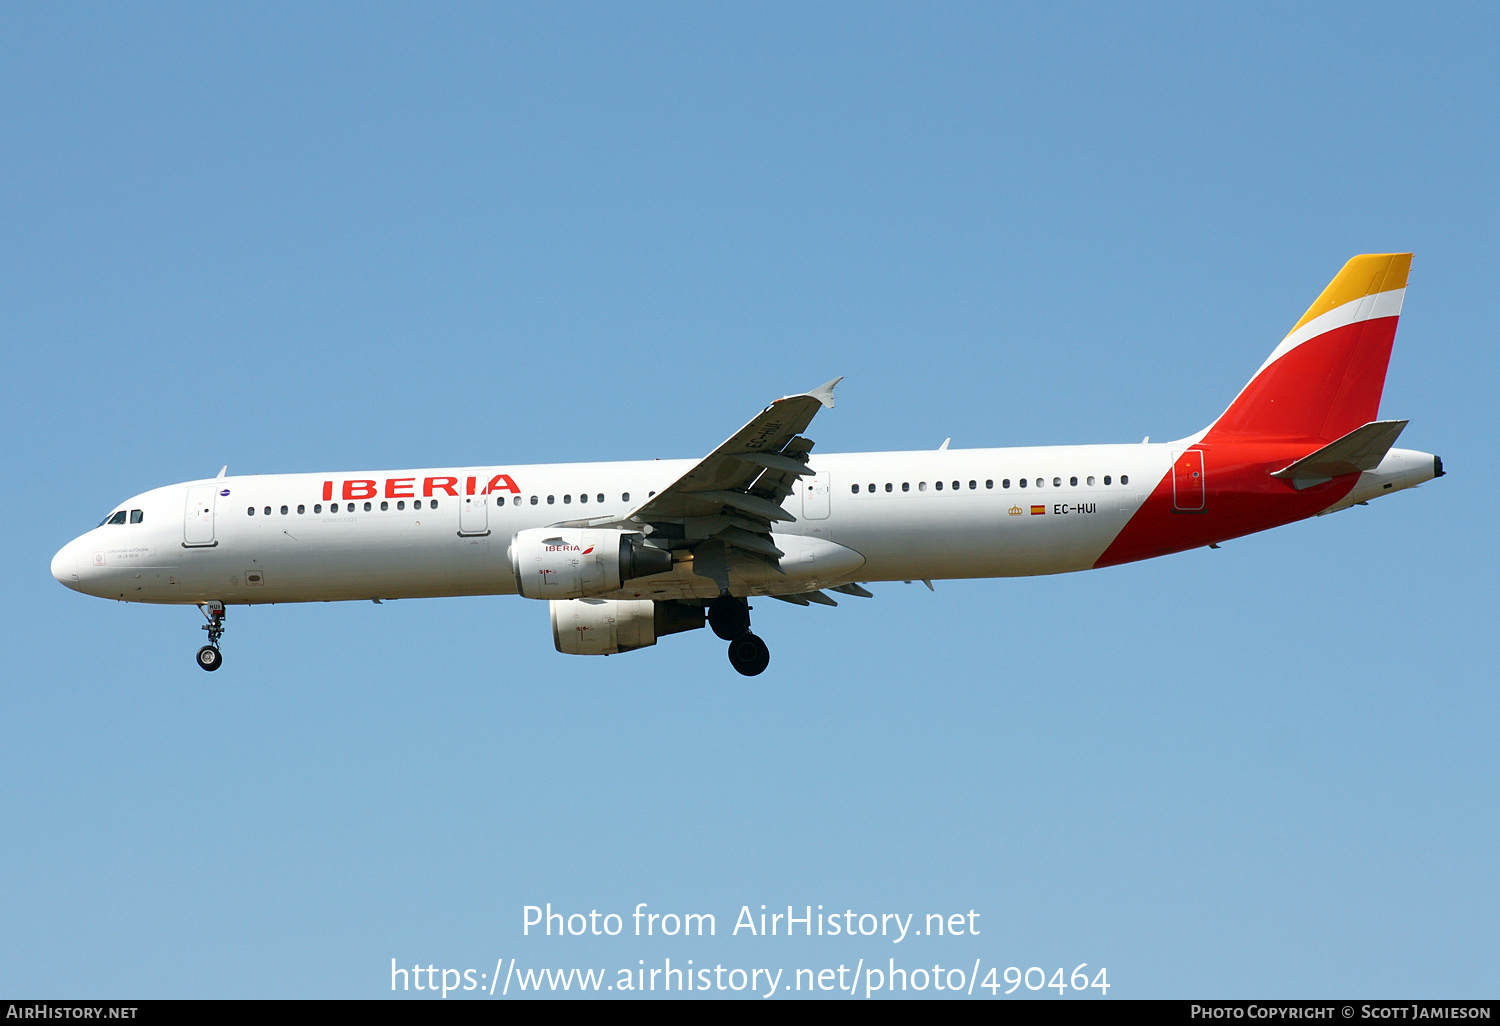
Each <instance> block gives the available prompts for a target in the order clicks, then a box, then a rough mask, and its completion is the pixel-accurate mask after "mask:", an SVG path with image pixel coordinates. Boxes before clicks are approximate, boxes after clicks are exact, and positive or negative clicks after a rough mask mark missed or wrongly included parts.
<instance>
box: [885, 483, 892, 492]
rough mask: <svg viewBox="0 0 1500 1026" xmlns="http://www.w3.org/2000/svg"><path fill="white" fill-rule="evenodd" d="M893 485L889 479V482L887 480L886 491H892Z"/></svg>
mask: <svg viewBox="0 0 1500 1026" xmlns="http://www.w3.org/2000/svg"><path fill="white" fill-rule="evenodd" d="M892 487H893V486H892V485H891V483H890V482H889V481H887V482H886V483H885V490H886V491H890V490H891V489H892Z"/></svg>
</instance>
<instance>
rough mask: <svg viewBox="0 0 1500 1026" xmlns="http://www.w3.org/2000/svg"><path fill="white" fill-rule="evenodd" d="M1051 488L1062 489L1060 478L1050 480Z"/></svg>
mask: <svg viewBox="0 0 1500 1026" xmlns="http://www.w3.org/2000/svg"><path fill="white" fill-rule="evenodd" d="M1052 487H1053V488H1061V487H1062V478H1060V477H1054V478H1053V479H1052Z"/></svg>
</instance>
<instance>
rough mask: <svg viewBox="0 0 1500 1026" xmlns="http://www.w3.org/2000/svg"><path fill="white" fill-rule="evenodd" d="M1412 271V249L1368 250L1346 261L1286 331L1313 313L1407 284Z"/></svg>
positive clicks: (1294, 328) (1326, 310)
mask: <svg viewBox="0 0 1500 1026" xmlns="http://www.w3.org/2000/svg"><path fill="white" fill-rule="evenodd" d="M1410 271H1411V254H1410V253H1365V254H1363V255H1361V256H1357V257H1354V258H1352V259H1351V260H1350V261H1349V262H1348V263H1347V264H1345V265H1344V268H1343V270H1341V271H1339V273H1338V274H1336V275H1334V278H1333V281H1331V282H1329V283H1328V287H1327V288H1326V289H1324V290H1323V294H1322V295H1321V296H1319V297H1318V298H1317V300H1316V301H1314V303H1313V305H1312V306H1310V307H1308V308H1307V313H1305V314H1303V315H1302V319H1301V320H1300V321H1298V322H1297V323H1296V324H1295V325H1294V326H1293V327H1292V331H1289V332H1287V334H1288V335H1290V334H1291V333H1292V332H1295V331H1296V330H1297V329H1298V328H1300V327H1302V325H1304V324H1306V323H1307V322H1308V321H1310V320H1312V319H1313V318H1314V317H1320V316H1322V315H1323V314H1326V313H1327V312H1328V311H1329V310H1333V309H1335V308H1337V307H1340V306H1343V305H1344V304H1345V303H1352V302H1353V301H1354V300H1356V299H1363V298H1364V297H1365V296H1371V295H1374V294H1375V293H1377V292H1390V291H1391V290H1392V289H1404V288H1406V276H1407V274H1408V273H1409V272H1410Z"/></svg>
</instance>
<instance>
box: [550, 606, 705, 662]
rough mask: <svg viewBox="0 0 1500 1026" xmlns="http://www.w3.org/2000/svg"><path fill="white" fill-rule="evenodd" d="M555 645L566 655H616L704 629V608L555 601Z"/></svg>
mask: <svg viewBox="0 0 1500 1026" xmlns="http://www.w3.org/2000/svg"><path fill="white" fill-rule="evenodd" d="M551 609H552V643H553V644H554V645H556V646H557V650H558V651H559V652H561V653H563V654H564V655H614V654H615V653H616V652H629V651H631V650H632V649H637V648H646V647H648V646H650V645H654V644H656V639H657V638H659V637H663V636H665V635H668V634H676V633H678V632H680V631H690V630H694V629H696V628H699V627H702V626H703V621H704V614H703V607H702V606H701V605H698V604H696V603H687V602H653V601H652V600H651V599H596V598H585V599H564V600H562V601H553V602H552V604H551Z"/></svg>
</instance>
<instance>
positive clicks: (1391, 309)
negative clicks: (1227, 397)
mask: <svg viewBox="0 0 1500 1026" xmlns="http://www.w3.org/2000/svg"><path fill="white" fill-rule="evenodd" d="M1405 298H1406V290H1405V289H1391V290H1390V291H1389V292H1377V293H1375V294H1374V295H1373V296H1362V297H1360V298H1359V299H1354V300H1351V301H1349V302H1347V303H1345V304H1344V305H1343V306H1336V307H1334V308H1333V309H1332V310H1329V311H1328V312H1327V313H1326V314H1322V315H1320V316H1318V317H1314V318H1313V319H1312V320H1310V321H1308V322H1307V323H1306V324H1304V325H1302V327H1300V328H1298V329H1297V330H1296V331H1294V332H1292V333H1291V334H1290V335H1288V336H1287V337H1286V338H1284V339H1282V340H1281V345H1279V346H1277V347H1276V351H1275V352H1273V353H1272V354H1271V355H1270V356H1268V357H1266V362H1265V363H1263V364H1261V365H1260V369H1259V370H1257V371H1256V372H1255V373H1256V374H1259V373H1260V372H1261V371H1263V370H1265V369H1266V368H1267V367H1269V366H1271V364H1273V363H1275V362H1276V361H1277V360H1279V359H1281V358H1282V357H1283V356H1285V355H1286V354H1287V353H1290V352H1291V351H1292V350H1293V349H1296V348H1297V347H1298V346H1300V345H1301V344H1302V343H1304V342H1306V341H1308V340H1309V339H1314V338H1317V337H1318V336H1319V335H1322V334H1324V333H1325V332H1329V331H1333V330H1334V329H1335V328H1342V327H1344V326H1345V325H1348V324H1355V323H1357V322H1359V321H1369V320H1374V319H1375V318H1377V317H1397V316H1399V315H1400V313H1401V301H1402V300H1404V299H1405ZM1250 380H1252V381H1254V380H1255V378H1254V377H1253V376H1252V377H1251V379H1250Z"/></svg>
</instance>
